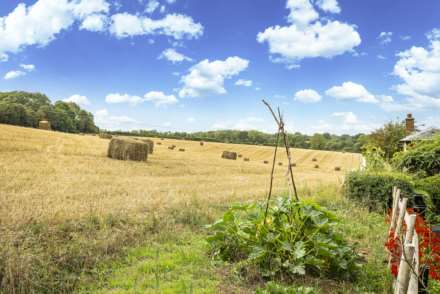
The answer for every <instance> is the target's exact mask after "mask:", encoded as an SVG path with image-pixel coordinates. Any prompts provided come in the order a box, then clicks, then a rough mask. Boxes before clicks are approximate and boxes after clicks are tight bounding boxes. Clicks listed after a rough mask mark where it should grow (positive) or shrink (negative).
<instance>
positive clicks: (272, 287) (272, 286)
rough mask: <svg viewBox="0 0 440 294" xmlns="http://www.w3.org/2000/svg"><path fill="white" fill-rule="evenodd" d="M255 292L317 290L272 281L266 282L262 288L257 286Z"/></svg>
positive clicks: (312, 293) (305, 292) (298, 293)
mask: <svg viewBox="0 0 440 294" xmlns="http://www.w3.org/2000/svg"><path fill="white" fill-rule="evenodd" d="M255 293H256V294H316V293H317V290H316V289H314V288H310V287H290V286H282V285H279V284H277V283H274V282H268V283H267V284H266V285H265V286H264V288H258V289H257V290H256V291H255Z"/></svg>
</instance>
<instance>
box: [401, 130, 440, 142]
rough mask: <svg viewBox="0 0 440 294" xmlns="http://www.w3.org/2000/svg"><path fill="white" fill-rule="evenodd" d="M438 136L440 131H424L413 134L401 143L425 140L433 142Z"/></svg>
mask: <svg viewBox="0 0 440 294" xmlns="http://www.w3.org/2000/svg"><path fill="white" fill-rule="evenodd" d="M436 135H440V129H436V128H429V129H426V130H423V131H417V132H414V133H412V134H411V135H409V136H406V137H405V138H403V139H402V140H400V142H412V141H423V140H431V139H433V138H434V137H435V136H436Z"/></svg>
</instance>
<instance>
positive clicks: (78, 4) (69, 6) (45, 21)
mask: <svg viewBox="0 0 440 294" xmlns="http://www.w3.org/2000/svg"><path fill="white" fill-rule="evenodd" d="M109 11H110V4H109V2H107V0H37V1H36V2H35V4H33V5H29V6H27V5H26V4H24V3H20V4H18V5H17V7H16V8H15V9H14V10H13V11H12V12H11V13H9V14H8V15H6V16H4V17H0V60H1V61H7V60H8V54H10V53H17V52H19V51H20V50H22V49H24V48H25V47H27V46H46V45H48V44H49V43H50V42H52V41H53V40H55V39H56V37H57V35H58V34H60V33H61V32H62V31H65V30H68V29H70V28H71V27H72V26H73V24H75V23H78V24H79V29H81V30H88V31H92V32H103V31H106V30H109V32H110V33H111V34H112V35H114V36H116V37H117V38H124V37H130V36H138V35H165V36H169V37H172V38H174V39H177V40H181V39H184V38H188V39H192V38H198V37H200V36H201V35H202V34H203V26H202V25H201V24H200V23H196V22H194V21H193V19H192V18H191V17H189V16H186V15H181V14H168V15H166V16H165V17H163V18H162V19H157V20H154V19H151V18H149V17H143V16H139V15H138V14H128V13H118V14H115V15H113V16H111V17H110V16H109Z"/></svg>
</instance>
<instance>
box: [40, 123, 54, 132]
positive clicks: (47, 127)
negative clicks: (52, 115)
mask: <svg viewBox="0 0 440 294" xmlns="http://www.w3.org/2000/svg"><path fill="white" fill-rule="evenodd" d="M38 128H39V129H40V130H46V131H50V130H51V129H52V128H51V127H50V122H48V121H47V120H41V121H39V122H38Z"/></svg>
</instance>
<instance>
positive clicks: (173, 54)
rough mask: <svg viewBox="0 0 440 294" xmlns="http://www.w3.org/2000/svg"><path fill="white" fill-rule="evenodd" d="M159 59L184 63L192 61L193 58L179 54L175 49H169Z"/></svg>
mask: <svg viewBox="0 0 440 294" xmlns="http://www.w3.org/2000/svg"><path fill="white" fill-rule="evenodd" d="M159 59H166V60H168V61H171V62H172V63H180V62H183V61H192V59H191V58H189V57H188V56H185V55H183V54H182V53H179V52H177V51H176V49H174V48H168V49H166V50H164V51H163V52H162V53H161V54H160V55H159Z"/></svg>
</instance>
